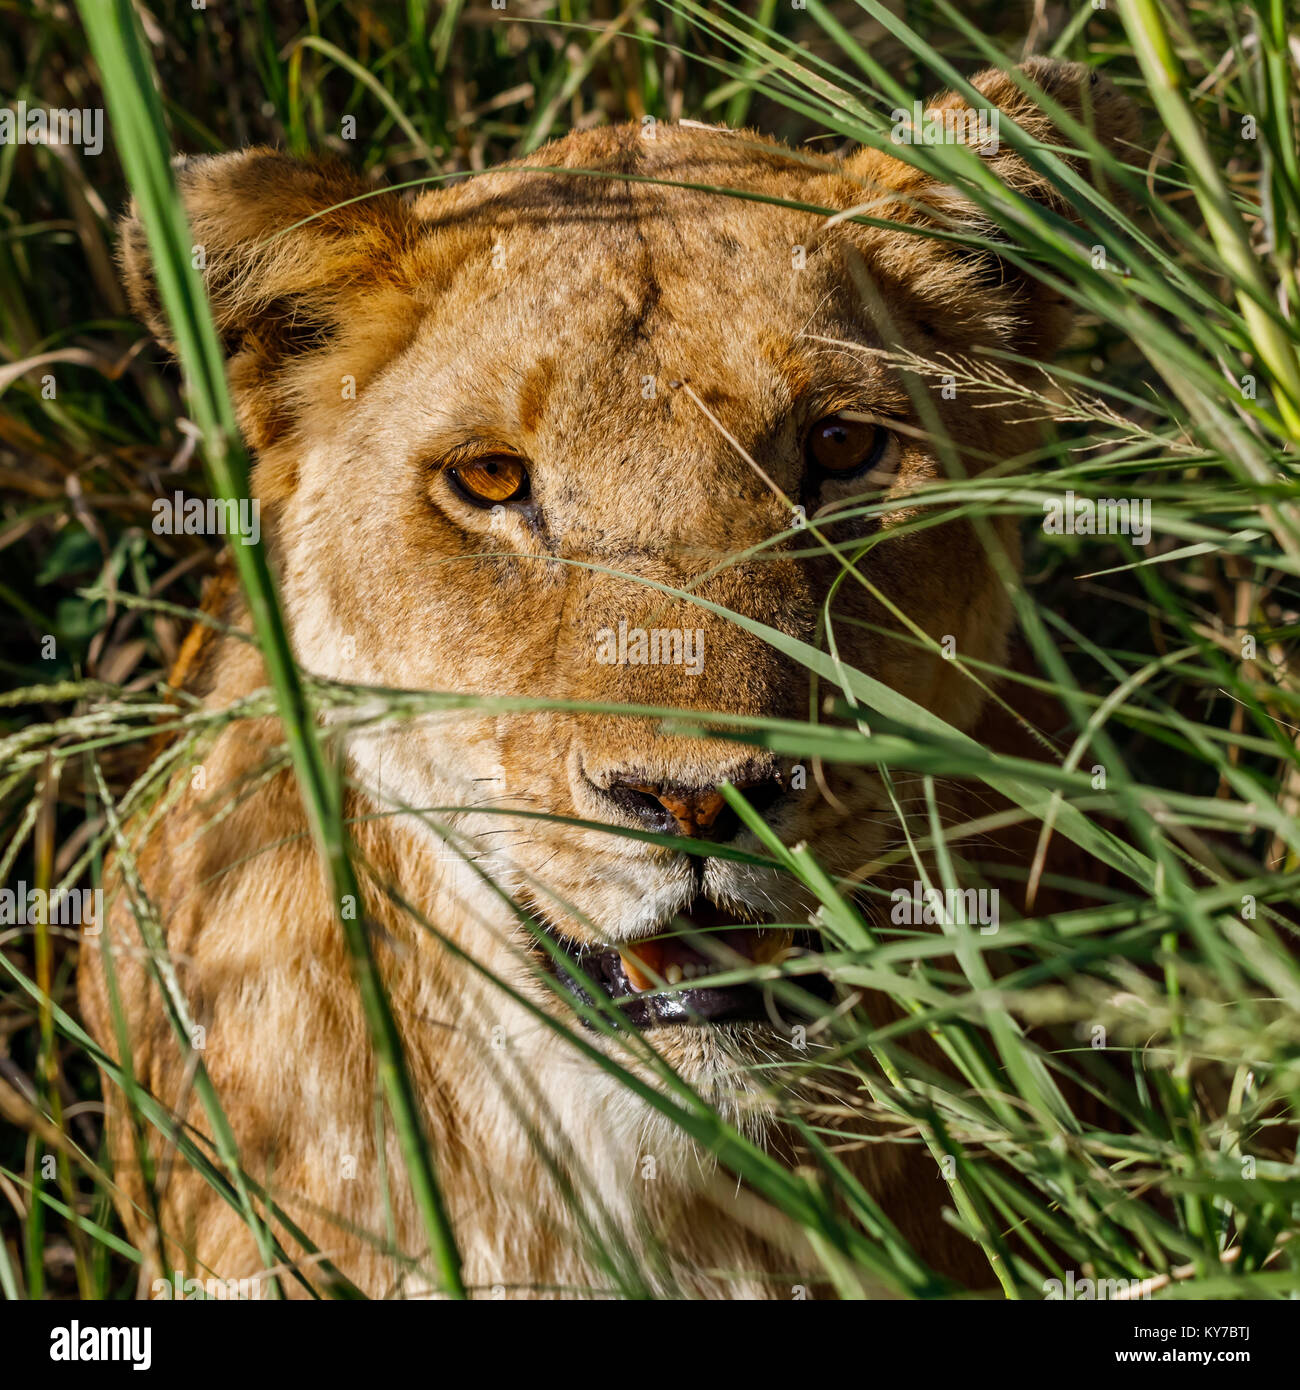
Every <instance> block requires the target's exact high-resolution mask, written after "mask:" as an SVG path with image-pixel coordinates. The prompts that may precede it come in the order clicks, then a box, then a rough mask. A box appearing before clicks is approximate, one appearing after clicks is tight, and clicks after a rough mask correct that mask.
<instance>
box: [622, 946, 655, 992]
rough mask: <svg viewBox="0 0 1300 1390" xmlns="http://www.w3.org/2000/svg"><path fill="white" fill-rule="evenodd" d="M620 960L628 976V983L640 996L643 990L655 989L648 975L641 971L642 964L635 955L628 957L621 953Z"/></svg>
mask: <svg viewBox="0 0 1300 1390" xmlns="http://www.w3.org/2000/svg"><path fill="white" fill-rule="evenodd" d="M618 958H619V960H621V961H622V962H623V973H624V974H625V975H626V976H627V982H628V984H630V985H631V986H632V988H633V989H634V990H636V992H637V993H638V994H640V993H641V992H642V991H643V990H647V989H653V988H654V984H653V981H652V980H651V979H650V977H649V976H648V975H646V974H645V972H644V971H643V970H642V969H641V965H640V962H639V961H638V960H637V958H636V957H635V956H634V955H626V954H624V952H622V951H620V952H619V953H618Z"/></svg>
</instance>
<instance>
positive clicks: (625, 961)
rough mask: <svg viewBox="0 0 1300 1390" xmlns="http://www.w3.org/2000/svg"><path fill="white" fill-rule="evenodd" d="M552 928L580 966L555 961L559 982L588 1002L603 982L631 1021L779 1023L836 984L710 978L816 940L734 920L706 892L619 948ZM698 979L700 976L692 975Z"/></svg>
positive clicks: (638, 1024) (801, 1013) (797, 951)
mask: <svg viewBox="0 0 1300 1390" xmlns="http://www.w3.org/2000/svg"><path fill="white" fill-rule="evenodd" d="M550 935H551V938H552V940H553V941H554V942H555V943H556V944H557V945H558V946H559V947H560V948H561V950H562V952H563V955H564V958H565V959H567V960H569V961H572V962H573V965H574V967H575V971H574V973H570V972H569V971H568V970H566V969H565V968H564V964H563V963H562V962H561V963H555V962H553V965H554V969H555V974H556V976H557V977H558V979H559V980H560V982H561V984H563V985H564V987H565V988H566V989H567V990H568V991H569V992H570V993H571V994H572V995H574V997H575V998H577V999H579V1000H581V1001H582V1002H583V1003H586V1004H589V1005H590V1004H595V1003H596V1002H597V1001H596V1000H595V999H594V998H593V997H592V989H591V987H592V986H595V987H598V988H599V989H600V990H601V991H602V992H603V993H604V994H605V996H606V997H607V998H608V999H609V1000H610V1001H612V1003H613V1004H614V1005H615V1007H616V1008H617V1010H618V1013H619V1017H620V1020H621V1021H623V1022H625V1023H626V1024H627V1025H628V1026H629V1027H632V1028H663V1027H681V1026H687V1027H689V1026H695V1027H702V1026H708V1025H713V1024H719V1023H736V1022H741V1021H744V1020H751V1021H755V1020H763V1021H767V1022H769V1023H773V1024H777V1023H782V1022H785V1021H786V1020H787V1019H788V1018H789V1017H791V1016H792V1015H793V1016H795V1017H806V1016H808V1015H809V1014H810V1013H812V1012H814V1011H815V1008H816V1005H817V1003H818V1001H823V1000H826V999H828V998H830V996H831V992H832V989H831V984H830V981H829V980H827V979H826V978H825V977H824V976H822V975H811V974H803V975H800V976H799V978H798V979H797V980H792V981H790V982H789V985H788V986H787V987H786V988H778V982H776V981H766V980H765V981H761V982H735V981H732V982H730V983H728V982H726V981H725V980H724V981H722V982H720V983H718V984H713V983H710V982H709V981H710V980H711V979H712V978H713V977H721V976H728V975H732V974H735V973H737V972H741V971H750V972H752V971H753V969H754V967H755V966H756V965H773V964H776V963H778V962H780V961H781V960H783V959H788V958H789V957H790V956H792V955H801V954H804V953H805V952H806V951H807V950H808V948H809V947H810V946H811V945H812V934H811V933H809V932H792V931H790V930H789V929H788V928H785V929H782V928H770V927H765V926H762V925H753V924H744V925H737V924H736V920H735V914H729V913H727V912H725V911H724V910H723V909H721V908H719V907H716V906H715V905H714V904H713V903H711V902H710V901H709V900H708V899H707V898H703V897H700V898H697V899H696V900H695V901H694V902H693V903H692V904H691V906H690V908H689V909H688V910H687V911H685V912H683V913H679V914H678V915H677V916H675V917H674V918H673V919H672V921H671V922H670V923H668V924H667V925H666V927H665V929H664V932H663V933H662V934H658V935H654V936H648V937H642V938H639V939H638V940H636V941H628V942H624V943H622V944H621V945H620V946H619V947H617V948H615V947H604V946H599V945H582V944H579V943H578V942H575V941H572V940H570V939H568V938H566V937H563V936H561V935H560V934H559V933H556V932H552V933H550ZM579 972H580V973H579ZM771 973H774V972H771ZM583 977H585V979H584V978H583ZM696 980H699V981H701V983H699V984H695V983H691V982H692V981H696ZM801 1000H803V1001H806V1004H801V1002H800V1001H801Z"/></svg>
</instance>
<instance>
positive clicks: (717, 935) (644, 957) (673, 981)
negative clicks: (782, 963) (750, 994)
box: [618, 927, 790, 994]
mask: <svg viewBox="0 0 1300 1390" xmlns="http://www.w3.org/2000/svg"><path fill="white" fill-rule="evenodd" d="M700 944H701V947H702V948H703V949H700V950H697V949H696V948H695V947H694V946H691V945H688V944H687V943H686V942H685V941H683V940H680V939H679V938H675V937H674V938H665V939H662V940H654V941H638V942H637V943H636V945H635V946H624V947H623V948H622V949H621V950H620V951H619V953H618V955H619V959H620V960H621V961H622V962H623V971H624V973H625V974H626V975H627V982H628V984H630V985H631V986H632V988H633V989H634V990H636V991H637V993H638V994H640V993H642V992H643V991H645V990H648V989H656V988H658V987H659V984H660V982H661V981H662V982H663V984H665V985H679V984H681V983H682V981H683V980H689V979H693V978H694V977H695V976H697V975H712V974H716V973H717V972H719V971H721V970H726V969H728V968H729V965H730V964H739V962H736V961H734V960H733V959H732V958H733V957H734V956H741V957H743V958H744V959H745V960H751V961H755V962H757V963H758V964H760V965H761V964H766V963H767V962H768V961H771V960H775V959H776V958H777V956H779V955H780V954H781V952H782V951H784V950H786V949H788V947H789V945H790V933H789V932H783V931H764V930H762V929H759V928H754V927H733V928H732V929H731V930H730V931H724V932H710V933H709V934H708V936H707V937H701V938H700Z"/></svg>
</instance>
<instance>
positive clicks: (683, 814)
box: [604, 773, 785, 844]
mask: <svg viewBox="0 0 1300 1390" xmlns="http://www.w3.org/2000/svg"><path fill="white" fill-rule="evenodd" d="M732 785H734V786H735V787H736V789H737V791H739V792H740V794H741V795H742V796H743V797H744V798H745V800H746V801H748V802H749V804H750V805H751V806H752V807H753V808H754V809H755V810H756V811H757V812H758V813H759V814H760V815H761V814H762V813H763V812H764V811H766V810H767V809H768V808H769V807H770V806H772V805H773V803H774V802H775V801H776V800H777V799H778V798H779V797H780V796H781V794H782V793H783V791H784V790H785V789H784V787H782V785H781V783H780V781H779V780H778V779H777V778H776V777H775V776H772V777H765V778H762V779H761V780H758V781H749V782H735V783H733V784H732ZM604 792H605V795H606V797H608V798H609V799H610V800H611V801H612V802H614V804H615V805H616V806H617V807H618V808H619V810H620V811H622V812H623V813H624V814H625V815H628V816H631V817H632V819H633V820H636V821H639V822H640V824H641V825H642V826H643V827H644V828H645V829H647V830H655V831H659V832H662V833H664V834H668V835H687V836H691V837H694V838H697V839H701V840H711V841H713V842H715V843H717V844H725V843H726V841H728V840H732V839H734V838H735V837H736V834H737V832H738V831H739V830H740V817H739V816H738V815H737V814H736V813H735V811H733V810H732V809H731V807H730V806H728V805H727V803H726V801H725V800H724V798H723V796H722V793H721V792H720V791H718V789H717V788H716V787H687V786H681V785H678V784H675V783H668V782H646V781H643V780H642V779H641V778H639V777H637V776H635V775H634V774H632V773H628V774H626V775H624V774H620V773H615V774H614V775H613V776H612V777H611V778H610V779H609V786H608V787H606V788H604Z"/></svg>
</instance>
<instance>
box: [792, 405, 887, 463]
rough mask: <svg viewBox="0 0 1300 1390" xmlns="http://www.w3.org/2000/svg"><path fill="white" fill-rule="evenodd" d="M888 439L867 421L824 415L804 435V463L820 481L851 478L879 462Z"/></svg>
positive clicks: (881, 429)
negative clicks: (814, 471)
mask: <svg viewBox="0 0 1300 1390" xmlns="http://www.w3.org/2000/svg"><path fill="white" fill-rule="evenodd" d="M890 438H891V436H890V433H889V431H888V430H887V429H885V428H884V427H883V426H882V425H876V424H873V423H871V422H870V421H869V420H863V419H859V418H856V417H855V416H853V415H850V414H847V413H845V414H837V415H825V416H823V417H822V418H821V419H820V420H818V421H817V423H816V424H815V425H814V426H813V427H812V429H811V430H809V432H808V445H807V451H808V462H809V464H811V465H812V467H813V468H815V469H816V470H817V472H819V473H821V474H822V475H823V476H824V477H828V478H852V477H855V476H856V475H857V474H859V473H863V472H865V471H866V470H867V469H868V468H870V467H871V466H872V465H873V464H876V463H878V462H879V461H880V459H881V456H882V455H883V454H884V452H885V448H886V446H887V445H888V444H889V441H890Z"/></svg>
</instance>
